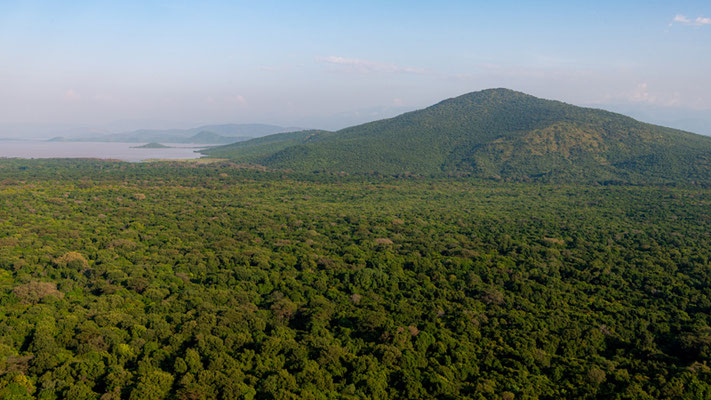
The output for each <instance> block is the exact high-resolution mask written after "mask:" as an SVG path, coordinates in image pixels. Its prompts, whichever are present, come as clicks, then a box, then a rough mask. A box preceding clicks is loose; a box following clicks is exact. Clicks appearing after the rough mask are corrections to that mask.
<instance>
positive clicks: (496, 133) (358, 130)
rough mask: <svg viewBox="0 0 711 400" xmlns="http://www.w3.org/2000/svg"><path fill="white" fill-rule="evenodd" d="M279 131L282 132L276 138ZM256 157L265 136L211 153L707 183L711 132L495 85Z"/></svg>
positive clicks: (487, 174)
mask: <svg viewBox="0 0 711 400" xmlns="http://www.w3.org/2000/svg"><path fill="white" fill-rule="evenodd" d="M278 138H279V137H276V138H275V139H278ZM281 138H289V140H288V141H285V142H282V143H281V146H274V149H273V151H271V152H267V153H260V155H259V156H255V154H254V153H253V152H251V151H252V150H251V149H252V148H253V146H254V145H258V142H253V141H248V142H245V143H244V144H242V145H240V146H231V147H218V148H214V149H210V150H206V151H205V153H206V154H209V155H218V154H219V155H220V156H222V157H226V156H227V157H230V158H234V159H238V160H242V161H249V162H254V163H258V164H262V165H265V166H268V167H273V168H279V169H293V170H297V171H314V170H325V171H332V172H338V171H345V172H349V173H370V172H377V173H381V174H407V173H412V174H420V175H469V176H477V177H484V178H501V179H514V180H530V179H537V180H561V179H563V180H569V179H585V180H598V181H605V180H623V181H645V182H650V181H654V182H657V181H659V182H664V181H677V180H685V181H698V180H708V178H707V176H708V174H709V172H710V171H711V161H710V160H711V138H708V137H705V136H700V135H696V134H693V133H688V132H683V131H679V130H675V129H670V128H664V127H660V126H655V125H651V124H646V123H642V122H639V121H636V120H634V119H632V118H629V117H626V116H623V115H620V114H615V113H611V112H608V111H604V110H598V109H590V108H581V107H576V106H573V105H570V104H566V103H562V102H559V101H551V100H544V99H539V98H536V97H533V96H530V95H526V94H524V93H520V92H515V91H512V90H508V89H490V90H484V91H481V92H474V93H469V94H465V95H463V96H459V97H456V98H452V99H448V100H445V101H442V102H440V103H438V104H436V105H433V106H431V107H428V108H426V109H423V110H419V111H413V112H409V113H406V114H402V115H400V116H398V117H395V118H391V119H385V120H380V121H375V122H371V123H367V124H363V125H358V126H354V127H351V128H346V129H343V130H341V131H338V132H335V133H332V134H320V135H317V136H314V137H311V138H310V139H309V140H304V141H297V142H294V141H293V140H291V137H290V136H288V135H286V136H281Z"/></svg>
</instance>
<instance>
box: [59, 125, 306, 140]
mask: <svg viewBox="0 0 711 400" xmlns="http://www.w3.org/2000/svg"><path fill="white" fill-rule="evenodd" d="M295 129H298V128H293V127H292V128H285V127H282V126H276V125H266V124H224V125H205V126H199V127H197V128H191V129H162V130H153V129H141V130H137V131H131V132H125V133H116V134H111V135H100V136H93V137H83V138H79V139H64V138H54V139H52V140H54V141H60V140H61V141H99V142H125V143H140V142H163V143H197V144H225V143H234V142H237V141H242V140H247V139H251V138H256V137H261V136H266V135H272V134H275V133H280V132H287V131H293V130H295Z"/></svg>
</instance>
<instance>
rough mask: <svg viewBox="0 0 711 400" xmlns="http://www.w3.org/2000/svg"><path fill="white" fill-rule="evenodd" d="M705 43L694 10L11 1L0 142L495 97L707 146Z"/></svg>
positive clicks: (2, 11)
mask: <svg viewBox="0 0 711 400" xmlns="http://www.w3.org/2000/svg"><path fill="white" fill-rule="evenodd" d="M652 43H653V44H654V46H653V47H652V46H650V44H652ZM710 43H711V4H709V3H707V2H702V1H685V2H674V3H667V2H641V1H633V2H625V3H620V2H614V3H613V2H610V1H603V2H596V3H591V4H570V3H568V2H562V1H551V2H546V3H544V4H537V5H530V4H517V3H514V2H510V4H509V6H508V7H502V6H501V4H500V3H498V4H497V5H495V6H494V5H490V4H486V3H479V2H464V1H448V2H441V3H438V4H436V5H433V4H431V3H428V2H418V1H416V2H404V1H393V2H388V3H387V4H383V3H382V2H373V1H366V2H359V3H357V4H355V3H353V4H336V3H329V2H320V1H306V2H299V3H298V4H289V3H284V2H276V1H266V2H259V3H247V2H241V1H237V2H228V1H208V2H200V3H199V4H197V3H190V2H186V1H145V2H143V1H140V2H139V1H133V0H131V1H125V2H121V3H120V4H118V3H111V2H90V1H68V2H63V3H52V2H47V1H29V2H27V1H14V0H9V1H5V2H3V3H2V4H0V48H2V50H3V51H2V56H0V59H1V60H2V61H3V62H2V63H0V87H2V90H1V91H0V110H2V111H0V137H7V136H26V135H28V134H30V133H31V132H36V135H38V136H42V135H40V132H45V131H46V135H45V136H50V135H54V134H57V133H58V130H60V128H61V129H65V130H67V131H68V132H71V131H72V130H73V129H74V130H76V129H77V127H86V128H87V129H100V130H103V131H107V132H110V131H113V132H116V131H122V130H131V129H138V128H187V127H194V126H197V125H201V124H212V123H227V122H234V123H253V122H262V123H269V124H279V125H283V126H300V127H305V128H325V129H337V128H341V127H344V126H347V125H350V124H355V123H359V122H366V121H370V120H375V119H379V118H384V117H389V116H393V115H395V114H398V113H400V112H402V111H406V110H411V109H417V108H422V107H425V106H428V105H431V104H433V103H436V102H438V101H440V100H442V99H445V98H449V97H454V96H457V95H460V94H462V93H466V92H471V91H477V90H481V89H486V88H491V87H507V88H511V89H514V90H519V91H523V92H526V93H530V94H532V95H535V96H538V97H543V98H549V99H556V100H562V101H565V102H569V103H572V104H576V105H587V106H594V107H600V108H605V109H609V110H612V111H619V112H623V113H626V114H629V115H631V116H633V117H636V118H639V119H643V120H645V121H648V122H653V123H659V124H665V125H668V126H672V127H676V128H681V129H686V130H691V131H694V132H697V133H705V134H711V128H708V127H709V126H711V96H710V95H709V93H711V80H709V79H708V77H707V71H706V69H707V68H708V65H709V64H711V51H709V50H711V49H710V47H711V46H710ZM8 127H11V128H12V129H8ZM13 132H14V133H13Z"/></svg>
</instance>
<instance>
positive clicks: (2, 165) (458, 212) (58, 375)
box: [0, 160, 711, 400]
mask: <svg viewBox="0 0 711 400" xmlns="http://www.w3.org/2000/svg"><path fill="white" fill-rule="evenodd" d="M709 226H711V192H709V191H708V189H704V188H703V187H696V186H693V185H682V184H679V185H632V184H608V185H604V184H598V185H576V184H573V183H545V182H529V183H526V182H506V181H504V180H496V179H478V178H472V177H439V178H437V177H430V178H421V177H415V176H400V177H394V176H382V175H345V174H338V173H324V172H320V173H313V172H309V173H293V172H285V171H266V170H263V169H259V168H247V167H245V166H243V165H239V164H236V163H234V162H230V161H216V162H213V163H208V162H205V163H195V162H182V163H179V162H156V163H135V164H131V163H122V162H106V161H93V160H44V161H41V160H0V398H3V399H62V398H68V399H102V400H109V399H156V400H157V399H361V398H363V399H364V398H368V399H429V398H438V399H461V398H470V399H506V400H511V399H561V398H580V399H593V398H606V399H686V398H689V399H701V398H711V367H710V366H709V365H708V363H709V358H710V357H711V314H710V311H711V269H710V268H711V265H710V260H711V237H710V232H709V230H708V227H709Z"/></svg>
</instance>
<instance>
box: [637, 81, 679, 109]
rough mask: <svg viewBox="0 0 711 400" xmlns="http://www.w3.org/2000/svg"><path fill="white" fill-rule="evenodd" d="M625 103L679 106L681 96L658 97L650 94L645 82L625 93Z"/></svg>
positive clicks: (677, 93) (675, 94)
mask: <svg viewBox="0 0 711 400" xmlns="http://www.w3.org/2000/svg"><path fill="white" fill-rule="evenodd" d="M625 97H626V99H627V101H629V102H631V103H647V104H654V105H658V106H665V107H675V106H679V105H680V103H681V98H680V97H681V95H680V93H679V92H674V93H673V94H671V95H666V96H659V95H656V94H653V93H650V90H649V85H648V84H647V82H642V83H640V84H638V85H637V87H636V88H635V89H634V90H632V91H630V92H629V93H627V95H626V96H625Z"/></svg>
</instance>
